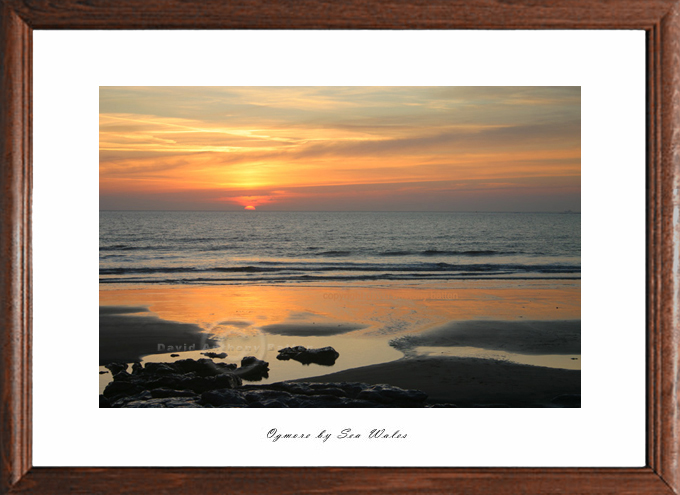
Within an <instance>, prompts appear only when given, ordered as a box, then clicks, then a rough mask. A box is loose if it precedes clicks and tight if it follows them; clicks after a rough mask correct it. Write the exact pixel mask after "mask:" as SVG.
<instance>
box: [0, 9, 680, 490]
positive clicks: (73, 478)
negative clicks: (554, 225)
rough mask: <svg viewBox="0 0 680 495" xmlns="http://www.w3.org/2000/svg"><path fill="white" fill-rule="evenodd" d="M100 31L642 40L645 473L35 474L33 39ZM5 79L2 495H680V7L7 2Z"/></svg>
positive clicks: (0, 46) (2, 22) (2, 47)
mask: <svg viewBox="0 0 680 495" xmlns="http://www.w3.org/2000/svg"><path fill="white" fill-rule="evenodd" d="M101 28H106V29H245V28H249V29H258V28H269V29H310V28H318V29H343V28H354V29H365V28H374V29H403V28H409V29H416V28H427V29H512V28H536V29H555V28H563V29H593V28H595V29H643V30H645V31H646V32H647V55H648V84H647V94H648V122H647V124H648V136H647V138H648V139H647V143H648V163H647V172H648V173H647V181H648V183H647V191H648V198H647V199H648V200H647V225H648V230H647V241H648V242H647V246H648V259H647V270H648V288H647V294H648V300H647V309H648V320H647V321H648V328H647V332H648V422H647V438H648V442H647V445H648V451H647V466H646V467H645V468H641V469H544V470H541V469H459V468H456V469H439V468H437V469H431V468H427V469H414V468H407V469H394V468H389V469H388V468H355V469H351V468H343V469H338V468H313V469H283V468H274V469H271V468H270V469H265V468H240V469H234V468H225V469H192V468H186V469H174V468H173V469H169V468H163V469H148V468H134V469H119V468H116V469H103V468H101V469H100V468H91V469H87V468H67V469H52V468H32V467H31V394H30V391H31V389H30V386H31V382H30V376H31V333H30V330H31V327H30V325H31V314H32V312H31V298H30V294H31V284H30V280H31V265H30V200H31V189H30V186H31V173H32V168H31V39H32V29H101ZM0 71H1V79H0V133H1V135H0V356H1V360H2V361H1V363H2V366H0V493H6V492H7V493H61V492H68V493H72V494H85V493H88V494H89V493H148V492H155V493H159V494H165V493H201V494H206V493H223V492H225V491H227V490H228V493H233V494H242V493H243V494H244V493H248V494H249V495H250V494H254V493H279V494H281V495H285V494H306V493H337V494H340V493H343V494H356V493H367V492H370V493H375V494H380V493H384V494H388V493H389V494H406V493H409V494H410V493H433V494H434V493H466V494H501V495H502V494H515V493H526V494H539V493H541V494H577V493H578V494H623V495H627V494H638V493H644V494H659V495H661V494H672V493H675V494H680V455H679V450H680V433H679V427H680V426H679V421H680V409H679V406H680V404H679V400H680V395H679V394H678V383H679V381H680V363H679V361H678V360H679V355H680V353H679V349H680V278H679V277H680V273H679V272H680V221H679V218H680V0H571V1H570V0H563V1H557V0H468V1H462V0H448V1H447V0H433V1H424V0H392V1H387V0H373V1H370V2H369V1H366V0H364V1H358V0H343V1H333V2H331V1H312V0H299V1H296V2H293V1H263V0H238V1H226V0H224V1H223V0H219V1H218V0H206V1H203V2H199V1H186V0H164V1H155V0H149V1H144V0H118V1H115V0H61V1H56V0H54V1H42V0H33V1H28V0H23V1H19V0H0Z"/></svg>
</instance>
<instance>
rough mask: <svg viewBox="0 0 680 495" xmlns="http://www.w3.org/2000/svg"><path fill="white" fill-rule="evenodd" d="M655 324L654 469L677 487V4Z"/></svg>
mask: <svg viewBox="0 0 680 495" xmlns="http://www.w3.org/2000/svg"><path fill="white" fill-rule="evenodd" d="M661 40H662V41H661V77H662V81H663V82H662V86H661V112H662V113H661V129H660V131H661V132H660V135H661V156H660V158H661V162H660V172H661V177H660V180H659V183H660V186H659V188H660V190H659V191H658V193H657V194H658V195H660V198H661V212H660V214H659V219H658V221H657V222H656V224H655V228H657V229H658V230H659V231H660V235H661V239H660V241H661V253H660V264H661V266H660V267H659V269H658V272H659V274H660V277H661V280H660V283H661V287H662V291H661V294H660V313H661V319H660V326H659V327H658V328H657V329H656V330H657V331H658V341H657V346H658V350H657V354H658V358H659V360H660V362H659V365H658V366H657V367H656V371H657V374H656V376H655V381H656V383H655V385H657V387H658V391H659V394H660V396H659V397H656V400H655V401H654V402H655V404H656V405H657V407H658V408H659V411H658V415H657V424H656V428H658V431H657V432H656V438H658V441H659V444H658V446H657V449H658V451H657V453H656V457H657V462H658V465H656V466H655V468H656V470H657V472H658V473H659V474H660V475H661V477H663V479H664V480H666V481H667V482H668V483H669V485H670V486H672V487H674V489H675V490H676V491H680V455H679V454H680V452H679V451H680V414H679V413H680V394H679V393H678V384H679V383H680V381H679V380H680V363H679V352H680V351H679V350H680V3H675V4H674V5H673V8H672V9H671V10H670V11H669V12H668V13H667V14H666V15H665V16H664V17H663V19H662V22H661Z"/></svg>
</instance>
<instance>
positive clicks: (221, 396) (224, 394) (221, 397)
mask: <svg viewBox="0 0 680 495" xmlns="http://www.w3.org/2000/svg"><path fill="white" fill-rule="evenodd" d="M199 404H201V405H207V404H210V405H212V406H213V407H246V406H248V401H246V399H245V398H244V397H243V396H242V394H241V393H240V392H238V391H236V390H233V389H228V388H227V389H222V390H209V391H207V392H203V393H202V394H201V400H200V401H199Z"/></svg>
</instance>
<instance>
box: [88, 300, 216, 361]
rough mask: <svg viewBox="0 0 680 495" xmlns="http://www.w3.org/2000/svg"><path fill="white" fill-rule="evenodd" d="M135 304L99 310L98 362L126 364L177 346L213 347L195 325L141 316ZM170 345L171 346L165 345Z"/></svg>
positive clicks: (152, 316)
mask: <svg viewBox="0 0 680 495" xmlns="http://www.w3.org/2000/svg"><path fill="white" fill-rule="evenodd" d="M139 310H140V308H139V307H128V308H126V307H121V306H114V307H112V306H108V307H107V306H104V307H100V310H99V365H100V366H102V365H105V364H108V363H111V362H114V361H117V362H123V363H130V362H134V361H140V360H141V358H142V356H146V355H149V354H162V353H167V352H170V351H172V350H176V349H178V348H191V346H194V349H205V348H209V347H213V346H214V343H213V341H212V340H211V339H210V338H209V335H208V334H207V333H205V332H203V331H202V329H201V328H200V327H198V326H197V325H192V324H188V323H177V322H173V321H166V320H162V319H161V318H159V317H157V316H154V315H150V314H149V315H145V314H143V312H140V311H139ZM170 346H171V348H169V347H170Z"/></svg>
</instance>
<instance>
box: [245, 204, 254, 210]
mask: <svg viewBox="0 0 680 495" xmlns="http://www.w3.org/2000/svg"><path fill="white" fill-rule="evenodd" d="M245 209H246V210H254V209H255V207H254V206H252V205H248V206H246V208H245Z"/></svg>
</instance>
